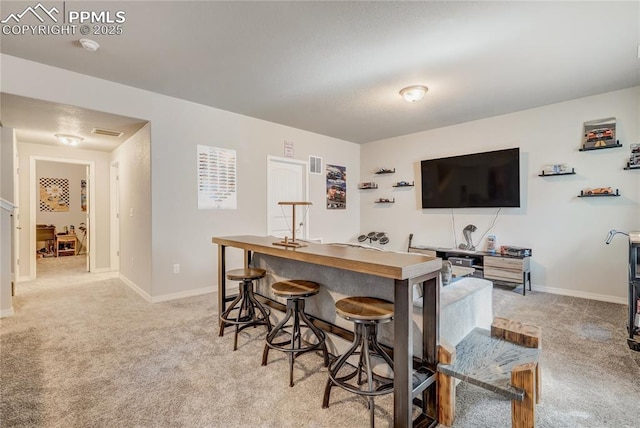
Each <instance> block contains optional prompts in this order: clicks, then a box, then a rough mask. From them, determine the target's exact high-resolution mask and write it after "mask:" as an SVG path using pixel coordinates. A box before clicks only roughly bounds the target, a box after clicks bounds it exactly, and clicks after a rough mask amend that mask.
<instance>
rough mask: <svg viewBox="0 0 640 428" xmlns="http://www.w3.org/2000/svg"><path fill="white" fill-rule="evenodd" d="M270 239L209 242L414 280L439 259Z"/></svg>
mask: <svg viewBox="0 0 640 428" xmlns="http://www.w3.org/2000/svg"><path fill="white" fill-rule="evenodd" d="M279 241H280V238H276V237H273V236H251V235H242V236H221V237H214V238H213V239H212V242H213V243H214V244H218V245H225V246H229V247H234V248H240V249H243V250H247V251H254V252H256V253H261V254H268V255H271V256H275V257H282V258H285V259H291V260H298V261H302V262H307V263H313V264H318V265H322V266H330V267H335V268H339V269H345V270H350V271H354V272H360V273H367V274H370V275H376V276H381V277H383V278H391V279H400V280H402V279H409V278H416V277H418V276H421V275H425V274H428V273H431V272H434V271H437V270H439V269H440V268H441V267H442V260H441V259H439V258H436V257H430V256H426V255H418V254H404V253H395V252H391V251H377V250H372V249H367V248H360V247H353V246H349V245H343V244H316V243H308V246H306V247H300V248H287V247H280V246H276V245H273V243H274V242H279Z"/></svg>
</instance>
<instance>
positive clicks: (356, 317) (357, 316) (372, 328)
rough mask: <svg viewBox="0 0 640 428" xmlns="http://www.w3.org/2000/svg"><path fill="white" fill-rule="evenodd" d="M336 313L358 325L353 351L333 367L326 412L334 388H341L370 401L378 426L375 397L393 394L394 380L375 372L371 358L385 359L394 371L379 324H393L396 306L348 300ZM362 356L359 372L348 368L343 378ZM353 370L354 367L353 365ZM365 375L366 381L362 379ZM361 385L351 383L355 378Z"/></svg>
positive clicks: (371, 415) (324, 404)
mask: <svg viewBox="0 0 640 428" xmlns="http://www.w3.org/2000/svg"><path fill="white" fill-rule="evenodd" d="M336 313H337V314H338V315H340V316H341V317H342V318H345V319H347V320H349V321H353V323H354V338H353V343H352V344H351V347H350V348H349V349H348V350H347V351H346V352H345V353H344V354H342V355H341V356H339V357H338V358H337V359H336V360H335V361H333V363H332V364H331V365H330V366H329V379H327V384H326V387H325V391H324V400H323V402H322V408H323V409H326V408H328V407H329V398H330V395H331V388H332V386H333V385H337V386H339V387H341V388H343V389H345V390H347V391H349V392H352V393H354V394H358V395H363V396H366V397H367V401H368V408H369V421H370V424H371V427H373V426H374V410H375V404H374V402H373V397H375V396H378V395H382V394H389V393H391V392H393V379H390V378H387V377H383V376H380V375H378V374H376V373H374V372H373V367H374V366H373V364H372V362H371V358H372V357H375V358H378V359H381V360H382V362H384V363H385V364H386V365H387V366H388V367H389V368H390V369H391V371H393V360H392V359H391V357H389V355H388V354H387V353H386V352H385V351H384V350H383V349H382V348H381V347H380V345H379V344H378V338H377V333H378V324H382V323H388V322H391V321H392V320H393V303H392V302H388V301H386V300H382V299H377V298H373V297H347V298H345V299H341V300H338V301H337V302H336ZM353 355H359V359H358V365H357V367H355V370H351V369H349V368H347V371H348V372H347V373H346V374H343V375H340V374H339V372H340V370H341V369H342V368H343V367H344V366H345V364H347V360H348V359H349V358H350V357H351V356H353ZM349 366H350V367H351V368H353V366H352V365H349ZM363 374H364V375H365V376H366V379H364V380H363V379H362V376H363ZM356 376H357V377H358V378H357V383H356V384H355V385H354V384H353V383H348V381H349V380H351V379H353V378H354V377H356Z"/></svg>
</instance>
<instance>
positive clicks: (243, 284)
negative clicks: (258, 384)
mask: <svg viewBox="0 0 640 428" xmlns="http://www.w3.org/2000/svg"><path fill="white" fill-rule="evenodd" d="M266 275H267V271H266V270H264V269H258V268H244V269H234V270H230V271H229V272H227V279H228V280H229V281H240V287H239V292H238V295H237V296H236V298H235V299H234V300H233V302H231V304H230V305H229V308H228V309H227V310H226V311H224V312H223V313H222V315H220V320H219V324H220V333H219V334H218V335H219V336H221V337H222V336H224V329H225V327H226V326H227V324H230V325H235V333H234V335H233V350H234V351H235V350H237V349H238V333H239V332H240V331H241V330H243V329H245V328H247V327H250V326H257V325H264V326H266V327H267V334H268V333H270V332H271V321H270V320H269V315H270V312H269V311H268V310H267V309H266V308H265V307H264V306H262V304H261V303H260V302H259V301H258V300H257V299H256V297H255V295H254V293H253V281H255V280H258V279H261V278H264V277H265V276H266ZM261 315H262V316H261Z"/></svg>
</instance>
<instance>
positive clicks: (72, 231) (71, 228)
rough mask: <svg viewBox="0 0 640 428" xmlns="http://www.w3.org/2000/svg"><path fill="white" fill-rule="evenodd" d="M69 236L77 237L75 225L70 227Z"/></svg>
mask: <svg viewBox="0 0 640 428" xmlns="http://www.w3.org/2000/svg"><path fill="white" fill-rule="evenodd" d="M69 234H71V235H75V234H76V229H75V228H74V227H73V225H71V226H69Z"/></svg>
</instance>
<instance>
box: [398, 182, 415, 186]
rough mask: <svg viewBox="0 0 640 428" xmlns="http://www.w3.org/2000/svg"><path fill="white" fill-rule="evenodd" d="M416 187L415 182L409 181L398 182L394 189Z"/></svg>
mask: <svg viewBox="0 0 640 428" xmlns="http://www.w3.org/2000/svg"><path fill="white" fill-rule="evenodd" d="M414 185H415V182H413V181H412V182H411V183H409V182H408V181H398V182H397V183H396V184H394V185H393V187H413V186H414Z"/></svg>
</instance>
